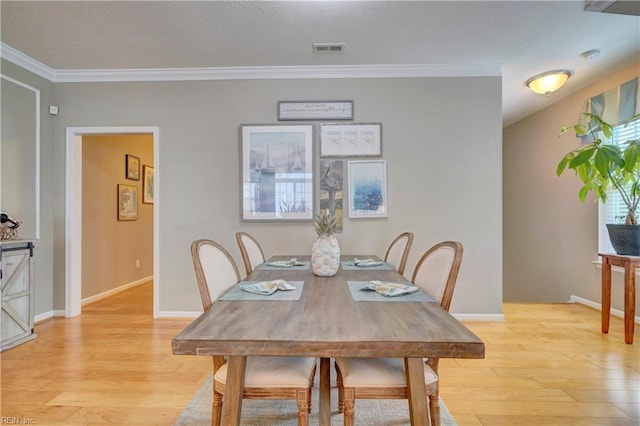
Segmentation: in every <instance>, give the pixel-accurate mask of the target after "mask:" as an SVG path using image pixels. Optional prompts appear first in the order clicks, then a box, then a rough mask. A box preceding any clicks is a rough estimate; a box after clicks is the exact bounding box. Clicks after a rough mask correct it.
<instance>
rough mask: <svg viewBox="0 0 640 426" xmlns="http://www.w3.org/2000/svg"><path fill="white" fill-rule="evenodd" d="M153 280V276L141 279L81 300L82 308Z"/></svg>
mask: <svg viewBox="0 0 640 426" xmlns="http://www.w3.org/2000/svg"><path fill="white" fill-rule="evenodd" d="M152 279H153V275H151V276H148V277H145V278H141V279H139V280H136V281H132V282H130V283H128V284H124V285H121V286H120V287H116V288H112V289H111V290H107V291H103V292H102V293H98V294H96V295H93V296H89V297H87V298H86V299H82V306H84V305H89V304H90V303H95V302H97V301H99V300H102V299H106V298H107V297H109V296H113V295H114V294H118V293H122V292H123V291H125V290H129V289H130V288H132V287H136V286H139V285H141V284H144V283H148V282H149V281H151V280H152Z"/></svg>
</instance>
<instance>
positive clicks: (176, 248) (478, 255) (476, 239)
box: [38, 77, 502, 314]
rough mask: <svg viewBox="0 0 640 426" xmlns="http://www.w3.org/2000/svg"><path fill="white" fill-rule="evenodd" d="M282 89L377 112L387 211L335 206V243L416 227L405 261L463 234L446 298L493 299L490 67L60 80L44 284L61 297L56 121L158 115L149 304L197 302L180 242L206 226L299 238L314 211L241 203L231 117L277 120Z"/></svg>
mask: <svg viewBox="0 0 640 426" xmlns="http://www.w3.org/2000/svg"><path fill="white" fill-rule="evenodd" d="M283 99H301V100H317V99H353V100H354V103H355V115H356V117H355V120H354V121H356V122H381V123H382V124H383V153H384V156H383V158H384V159H386V160H387V161H388V191H389V217H388V218H387V219H377V220H349V219H346V220H345V224H344V232H343V233H342V234H341V235H339V236H338V239H339V241H340V243H341V246H342V251H343V253H372V252H373V253H377V254H380V255H382V254H384V250H385V249H386V247H387V245H388V243H389V242H390V241H391V239H392V238H393V237H395V236H396V235H397V234H398V233H400V232H402V231H405V230H411V231H413V232H414V233H415V234H416V240H415V242H414V248H413V250H412V254H411V256H410V258H409V262H408V267H407V270H408V271H412V269H413V267H414V265H415V262H416V261H417V258H418V256H419V255H420V254H421V253H422V252H423V251H425V250H426V249H427V248H428V247H430V246H431V245H433V244H434V243H436V242H438V241H440V240H444V239H456V240H459V241H461V242H463V243H464V244H465V258H464V261H463V265H462V269H461V272H460V277H459V281H458V286H459V287H458V289H457V291H456V297H455V298H454V302H453V305H452V311H453V312H457V313H469V314H501V312H502V306H501V304H502V205H501V201H502V198H501V197H502V196H501V192H502V189H501V185H502V175H501V164H502V159H501V155H502V149H501V144H502V141H501V136H502V132H501V79H500V78H499V77H476V78H472V77H467V78H463V77H458V78H404V79H335V80H265V81H251V80H241V81H210V82H149V83H57V84H56V85H55V103H56V104H58V105H59V106H60V115H59V116H58V117H56V118H54V119H53V123H54V124H53V127H54V133H53V134H54V138H53V140H52V141H51V143H52V145H53V146H54V148H53V152H52V153H50V155H49V156H47V157H46V158H47V160H48V161H51V164H52V166H51V167H52V168H53V170H54V172H53V176H52V180H51V183H50V184H49V185H48V186H49V188H48V189H50V190H51V192H52V194H53V198H54V199H55V200H56V201H55V203H53V205H50V206H49V208H48V209H47V210H46V211H44V212H43V213H44V214H45V215H46V216H47V217H49V218H50V219H51V221H52V222H53V223H54V224H55V227H54V228H53V231H54V236H53V237H52V240H51V241H52V244H54V245H55V248H56V250H55V253H54V254H53V256H52V257H53V262H54V264H55V270H54V275H53V276H54V297H53V298H52V299H49V301H48V302H49V306H47V307H46V308H44V309H43V308H40V310H39V311H38V312H43V311H46V310H50V309H57V310H61V309H63V307H64V235H65V234H64V214H65V210H64V169H65V153H64V150H65V148H64V146H65V141H64V138H65V128H66V127H67V126H128V125H131V126H158V127H159V128H160V147H159V152H157V153H156V155H157V159H158V161H157V163H156V169H155V172H156V177H157V179H159V185H160V186H158V187H157V188H156V189H157V190H158V195H157V196H158V199H157V200H156V202H158V201H159V202H160V204H159V209H160V212H159V226H160V237H159V245H160V252H159V268H160V273H159V276H158V277H156V278H157V279H158V280H159V283H160V287H159V310H160V312H161V313H162V312H167V313H172V312H173V313H175V312H195V311H199V310H200V306H199V305H200V300H199V296H198V294H197V289H196V285H195V281H194V275H193V270H192V265H191V259H190V255H189V245H190V243H191V241H192V240H194V239H196V238H202V237H208V238H213V239H216V240H218V241H219V242H220V243H222V244H223V245H224V246H226V247H228V249H229V250H230V251H231V253H232V254H233V255H234V257H235V258H236V261H238V262H239V261H240V256H239V252H238V249H237V247H236V243H235V238H234V233H235V232H236V231H238V230H245V231H248V232H251V233H252V234H254V235H255V236H256V237H257V238H258V239H259V240H260V241H261V243H262V244H263V248H264V250H265V252H266V254H267V255H271V254H276V253H286V252H288V253H293V252H303V253H304V252H309V251H310V247H311V244H312V242H313V240H314V237H315V233H314V231H313V226H312V225H311V223H305V224H276V225H274V224H253V223H251V224H249V223H243V222H241V221H240V219H239V218H240V212H239V193H240V187H239V176H240V170H239V163H240V161H239V158H238V157H239V138H238V131H239V126H240V125H241V124H245V123H253V124H255V123H276V122H277V120H276V104H277V101H278V100H283Z"/></svg>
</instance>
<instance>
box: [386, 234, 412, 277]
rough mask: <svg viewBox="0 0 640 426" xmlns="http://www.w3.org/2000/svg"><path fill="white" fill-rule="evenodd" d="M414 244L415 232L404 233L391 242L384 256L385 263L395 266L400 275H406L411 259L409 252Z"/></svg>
mask: <svg viewBox="0 0 640 426" xmlns="http://www.w3.org/2000/svg"><path fill="white" fill-rule="evenodd" d="M412 243H413V232H403V233H402V234H400V235H398V236H397V237H396V238H395V239H394V240H393V241H391V244H389V248H387V252H386V253H385V255H384V261H385V262H387V263H389V264H391V265H393V267H394V268H396V270H397V271H398V272H399V273H400V275H403V274H404V268H405V267H406V266H407V258H408V257H409V250H410V249H411V244H412Z"/></svg>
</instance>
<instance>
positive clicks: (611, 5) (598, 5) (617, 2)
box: [584, 0, 640, 16]
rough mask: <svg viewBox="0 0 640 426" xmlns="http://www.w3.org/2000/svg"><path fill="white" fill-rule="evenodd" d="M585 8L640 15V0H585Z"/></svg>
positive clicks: (589, 10) (587, 9)
mask: <svg viewBox="0 0 640 426" xmlns="http://www.w3.org/2000/svg"><path fill="white" fill-rule="evenodd" d="M584 10H586V11H588V12H604V13H616V14H619V15H635V16H640V2H638V1H626V0H593V1H591V0H587V1H585V2H584Z"/></svg>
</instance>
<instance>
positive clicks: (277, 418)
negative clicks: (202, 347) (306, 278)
mask: <svg viewBox="0 0 640 426" xmlns="http://www.w3.org/2000/svg"><path fill="white" fill-rule="evenodd" d="M332 373H333V372H332ZM212 380H213V376H209V378H208V379H207V381H206V382H205V383H204V384H203V385H202V386H201V387H200V389H198V391H197V392H196V394H195V396H194V397H193V399H192V400H191V402H189V404H188V405H187V407H186V408H185V409H184V411H182V413H181V414H180V416H178V419H177V420H176V422H175V423H174V425H175V426H198V425H210V424H211V401H212V399H213V396H212V383H211V382H212ZM332 383H335V380H333V381H332ZM317 386H318V377H316V380H315V388H314V391H313V394H312V400H311V413H310V414H309V424H310V425H317V424H318V389H317ZM337 407H338V389H337V388H336V387H335V386H333V387H332V388H331V424H332V426H340V425H342V424H343V416H342V413H338V410H337ZM354 420H355V425H356V426H358V425H362V426H376V425H381V426H382V425H384V426H401V425H402V426H404V425H409V424H410V422H409V404H408V402H407V400H401V399H398V400H394V399H386V400H385V399H376V400H372V399H358V400H356V405H355V419H354ZM440 421H441V423H442V425H443V426H456V425H457V423H456V422H455V420H454V419H453V417H451V414H450V413H449V411H448V410H447V407H446V406H445V405H444V403H443V402H442V401H440ZM240 423H241V424H242V425H247V426H271V425H283V426H284V425H287V426H288V425H292V426H295V425H297V424H298V406H297V404H296V402H295V401H294V400H256V399H245V400H244V401H242V417H241V421H240Z"/></svg>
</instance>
